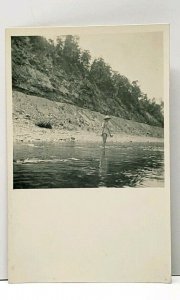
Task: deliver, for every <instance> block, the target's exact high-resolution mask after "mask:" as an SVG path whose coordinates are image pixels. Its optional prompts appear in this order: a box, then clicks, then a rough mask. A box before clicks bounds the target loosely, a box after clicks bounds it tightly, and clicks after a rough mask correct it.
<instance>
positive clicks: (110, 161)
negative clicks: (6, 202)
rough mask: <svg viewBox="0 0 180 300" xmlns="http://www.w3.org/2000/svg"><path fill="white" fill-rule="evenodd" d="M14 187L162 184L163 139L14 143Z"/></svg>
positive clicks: (117, 186) (159, 185)
mask: <svg viewBox="0 0 180 300" xmlns="http://www.w3.org/2000/svg"><path fill="white" fill-rule="evenodd" d="M13 173H14V188H15V189H30V188H33V189H39V188H96V187H116V188H125V187H163V186H164V147H163V143H148V142H146V143H130V142H128V143H119V144H118V143H114V144H108V145H107V146H106V149H103V148H102V147H101V144H98V143H77V142H69V143H65V142H64V143H63V142H62V143H35V144H23V143H17V144H16V145H15V146H14V160H13Z"/></svg>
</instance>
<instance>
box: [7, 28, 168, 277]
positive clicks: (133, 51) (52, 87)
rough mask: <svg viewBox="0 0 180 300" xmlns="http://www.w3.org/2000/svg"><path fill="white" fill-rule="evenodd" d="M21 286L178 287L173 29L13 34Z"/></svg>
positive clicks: (11, 111) (13, 193) (10, 75)
mask: <svg viewBox="0 0 180 300" xmlns="http://www.w3.org/2000/svg"><path fill="white" fill-rule="evenodd" d="M6 58H7V59H6V80H7V81H6V83H7V134H8V137H7V138H8V199H9V205H8V209H9V266H8V268H9V273H8V274H9V281H10V282H71V281H72V282H82V281H83V282H126V281H127V282H170V274H171V260H170V173H169V25H166V24H165V25H128V26H88V27H55V28H50V27H42V28H12V29H7V31H6Z"/></svg>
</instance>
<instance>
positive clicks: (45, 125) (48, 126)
mask: <svg viewBox="0 0 180 300" xmlns="http://www.w3.org/2000/svg"><path fill="white" fill-rule="evenodd" d="M35 125H36V126H38V127H41V128H47V129H52V125H51V123H50V122H39V123H36V124H35Z"/></svg>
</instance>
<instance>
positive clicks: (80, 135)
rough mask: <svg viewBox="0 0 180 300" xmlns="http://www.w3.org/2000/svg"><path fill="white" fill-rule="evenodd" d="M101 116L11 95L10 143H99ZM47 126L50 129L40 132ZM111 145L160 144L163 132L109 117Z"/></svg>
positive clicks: (19, 93) (42, 100)
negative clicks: (11, 122)
mask: <svg viewBox="0 0 180 300" xmlns="http://www.w3.org/2000/svg"><path fill="white" fill-rule="evenodd" d="M103 118H104V115H103V114H101V113H99V112H95V111H91V110H89V109H84V108H80V107H78V106H75V105H72V104H67V103H60V102H55V101H50V100H48V99H46V98H41V97H37V96H31V95H27V94H24V93H21V92H17V91H13V129H14V141H15V142H18V141H21V142H28V143H29V142H32V141H62V142H63V141H69V140H70V141H74V140H77V141H99V140H100V139H101V125H102V122H103ZM40 123H49V124H50V125H51V127H52V128H51V129H47V128H41V127H39V126H38V124H40ZM109 125H110V128H111V131H112V133H113V137H112V139H111V141H112V142H124V141H129V142H136V141H138V142H141V141H142V142H144V141H149V142H151V141H163V132H164V131H163V128H161V127H155V126H150V125H147V124H144V123H138V122H134V121H131V120H126V119H123V118H119V117H114V116H112V118H111V120H110V122H109Z"/></svg>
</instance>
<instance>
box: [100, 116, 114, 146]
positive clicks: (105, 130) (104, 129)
mask: <svg viewBox="0 0 180 300" xmlns="http://www.w3.org/2000/svg"><path fill="white" fill-rule="evenodd" d="M110 119H111V117H109V116H105V118H104V122H103V124H102V139H103V147H104V148H105V145H106V140H107V136H108V134H109V135H110V136H111V137H112V134H111V131H110V129H109V124H108V121H109V120H110Z"/></svg>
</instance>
